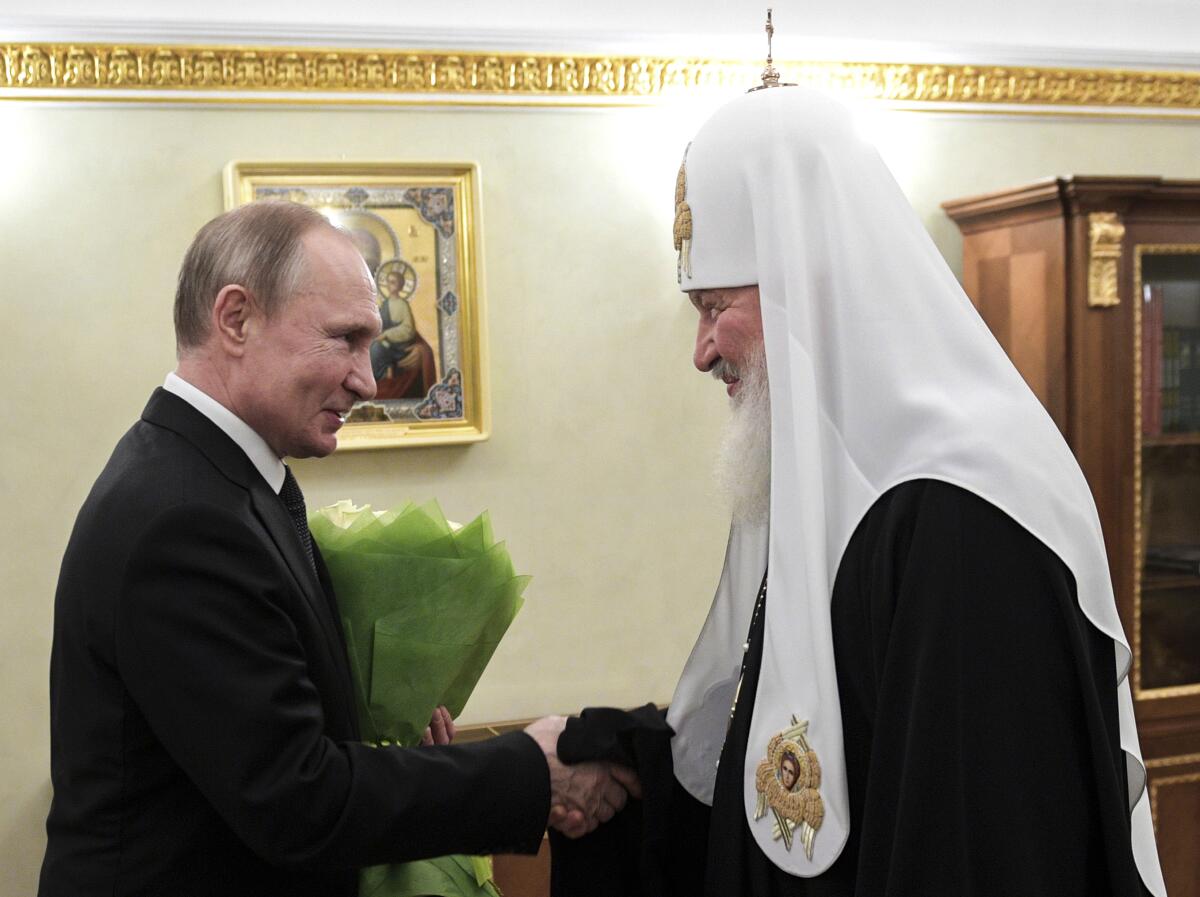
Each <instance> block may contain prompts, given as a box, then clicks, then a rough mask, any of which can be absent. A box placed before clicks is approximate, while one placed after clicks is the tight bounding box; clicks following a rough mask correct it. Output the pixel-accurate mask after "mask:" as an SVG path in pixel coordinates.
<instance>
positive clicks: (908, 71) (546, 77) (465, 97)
mask: <svg viewBox="0 0 1200 897" xmlns="http://www.w3.org/2000/svg"><path fill="white" fill-rule="evenodd" d="M761 67H762V62H761V60H754V61H736V60H714V59H689V58H671V57H657V56H620V55H609V56H605V55H590V54H567V53H530V54H521V53H495V52H491V53H489V52H486V51H485V52H480V51H466V50H439V51H422V50H403V49H390V50H389V49H354V48H336V47H334V48H312V47H284V46H216V45H214V46H207V45H204V46H192V45H184V44H170V45H167V44H133V43H129V44H126V43H104V44H101V43H87V42H82V43H48V42H32V43H19V42H17V43H4V44H0V90H3V91H4V96H7V97H10V98H12V97H20V96H22V95H26V96H30V97H34V96H37V97H40V98H51V99H96V98H99V99H108V100H112V99H114V98H121V99H130V98H136V97H137V95H138V94H139V93H140V94H143V95H147V94H153V95H155V97H156V98H157V99H167V100H172V99H173V100H177V101H181V102H195V101H197V100H198V99H199V100H202V99H205V98H208V99H212V98H214V97H215V98H219V99H220V100H222V101H224V102H229V101H242V102H245V101H249V102H289V101H290V102H296V101H308V102H320V101H325V102H328V101H329V97H330V95H333V98H334V100H335V101H337V102H345V101H347V100H366V101H373V102H430V101H431V100H432V101H436V100H435V98H437V97H443V98H452V100H453V101H454V102H460V103H461V102H484V103H487V102H497V103H503V102H518V103H530V104H544V103H556V102H559V103H580V102H587V103H599V104H601V105H624V104H631V103H640V102H648V101H653V100H656V99H659V98H662V97H666V96H671V95H682V94H686V93H688V92H694V91H695V90H697V89H702V88H708V87H715V88H730V89H732V88H739V87H745V86H746V85H748V84H752V83H754V82H755V81H756V80H757V78H758V77H759V70H760V69H761ZM782 67H783V68H784V69H785V70H786V71H787V73H788V76H789V77H790V78H791V79H793V80H794V81H796V82H798V83H800V84H805V85H809V86H813V87H818V88H823V89H833V90H837V91H839V92H842V93H844V94H848V95H850V96H854V97H858V98H863V99H873V100H883V101H889V102H895V103H904V104H914V105H916V106H918V107H919V106H921V105H927V104H934V105H936V106H938V107H943V108H944V107H950V108H953V107H955V106H963V107H970V108H984V109H986V108H987V107H989V106H992V107H997V106H1008V107H1011V106H1042V107H1053V108H1060V109H1061V108H1066V107H1076V108H1083V109H1088V110H1097V111H1108V112H1114V113H1116V112H1121V111H1129V110H1132V111H1135V112H1136V111H1141V112H1155V111H1158V112H1166V113H1172V114H1175V115H1179V114H1187V113H1192V114H1200V71H1153V70H1130V69H1097V68H1086V69H1085V68H1058V67H1037V66H993V65H935V64H924V63H915V64H914V63H902V62H834V61H828V62H793V63H783V64H782ZM185 92H192V93H199V94H201V95H202V96H200V97H197V96H186V95H183V94H184V93H185ZM342 95H345V96H342ZM322 98H323V99H322Z"/></svg>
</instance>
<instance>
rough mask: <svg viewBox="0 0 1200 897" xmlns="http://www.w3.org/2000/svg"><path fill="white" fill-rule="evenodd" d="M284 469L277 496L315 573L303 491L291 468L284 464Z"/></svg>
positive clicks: (315, 567)
mask: <svg viewBox="0 0 1200 897" xmlns="http://www.w3.org/2000/svg"><path fill="white" fill-rule="evenodd" d="M284 470H286V471H287V473H285V474H284V476H283V488H282V489H280V490H279V497H280V498H281V499H282V500H283V506H284V507H285V508H287V512H288V514H289V515H290V516H291V518H292V526H294V527H295V528H296V535H297V536H299V537H300V544H301V545H303V546H304V555H305V557H307V558H308V565H309V566H310V567H312V569H313V572H314V573H316V572H317V562H316V561H315V560H314V559H313V542H312V533H311V532H309V530H308V514H307V512H306V511H305V510H304V493H303V492H301V491H300V484H299V483H297V482H296V478H295V477H294V476H293V475H292V469H291V468H290V467H288V466H286V465H284Z"/></svg>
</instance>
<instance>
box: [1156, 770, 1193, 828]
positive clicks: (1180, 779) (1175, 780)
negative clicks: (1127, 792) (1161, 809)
mask: <svg viewBox="0 0 1200 897" xmlns="http://www.w3.org/2000/svg"><path fill="white" fill-rule="evenodd" d="M1196 784H1200V772H1194V773H1191V774H1190V775H1182V776H1163V777H1162V778H1158V779H1151V780H1150V819H1151V820H1152V822H1153V824H1154V831H1155V833H1157V832H1158V792H1159V791H1161V790H1162V789H1163V788H1167V787H1171V786H1175V785H1196Z"/></svg>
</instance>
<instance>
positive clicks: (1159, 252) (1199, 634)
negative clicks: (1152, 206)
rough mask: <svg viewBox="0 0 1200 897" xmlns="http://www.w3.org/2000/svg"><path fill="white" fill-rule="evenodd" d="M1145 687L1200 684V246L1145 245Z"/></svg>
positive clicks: (1139, 609) (1139, 251)
mask: <svg viewBox="0 0 1200 897" xmlns="http://www.w3.org/2000/svg"><path fill="white" fill-rule="evenodd" d="M1136 259H1137V269H1136V270H1137V281H1136V284H1135V285H1136V286H1137V288H1138V293H1139V295H1140V297H1141V303H1140V315H1139V323H1140V327H1138V328H1137V338H1138V344H1139V348H1140V352H1138V353H1137V354H1138V356H1139V357H1140V365H1138V366H1137V368H1138V377H1139V379H1140V383H1139V384H1138V403H1137V404H1138V407H1139V417H1140V427H1139V432H1138V442H1139V444H1140V445H1139V451H1138V459H1139V460H1140V464H1138V465H1137V466H1138V467H1139V468H1140V469H1139V470H1138V471H1136V474H1137V477H1138V479H1137V482H1138V483H1139V485H1140V500H1141V502H1140V503H1141V507H1140V509H1138V510H1135V513H1139V514H1140V521H1139V523H1140V526H1139V527H1138V532H1139V536H1140V538H1139V539H1138V551H1139V554H1140V558H1139V560H1140V563H1141V567H1140V570H1141V576H1140V582H1139V584H1138V587H1137V588H1136V592H1135V599H1136V600H1135V613H1136V615H1137V622H1136V624H1135V626H1136V630H1137V637H1136V642H1137V644H1136V646H1135V650H1137V651H1138V652H1139V656H1138V660H1139V663H1138V667H1139V673H1140V675H1139V676H1138V677H1137V679H1138V682H1137V685H1138V687H1139V690H1142V691H1147V690H1158V689H1172V690H1186V691H1189V692H1190V691H1192V690H1193V689H1194V690H1196V691H1200V245H1197V246H1154V245H1145V246H1138V247H1137V248H1136Z"/></svg>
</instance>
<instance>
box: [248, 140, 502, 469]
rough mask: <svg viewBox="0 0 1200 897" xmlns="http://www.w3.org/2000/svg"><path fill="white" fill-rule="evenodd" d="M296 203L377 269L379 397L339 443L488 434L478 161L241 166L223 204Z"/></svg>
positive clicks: (373, 444) (364, 405)
mask: <svg viewBox="0 0 1200 897" xmlns="http://www.w3.org/2000/svg"><path fill="white" fill-rule="evenodd" d="M269 198H274V199H289V200H292V201H294V202H300V203H303V204H304V205H309V206H312V207H314V208H316V209H319V210H320V211H321V212H322V214H324V215H325V216H326V217H328V218H329V219H330V220H331V221H332V222H333V223H334V224H335V225H337V226H338V227H339V228H341V229H342V230H344V231H346V232H347V233H348V234H349V235H350V237H351V239H353V240H354V242H355V245H356V246H358V248H359V250H360V251H361V252H362V254H363V258H364V259H365V260H366V262H367V267H368V268H370V270H371V274H372V276H373V277H375V280H376V285H377V289H378V293H379V303H380V314H381V315H382V317H383V319H384V322H383V323H384V332H383V333H382V334H381V336H380V338H379V339H378V340H376V341H375V343H373V344H372V346H371V364H372V372H373V374H374V375H375V377H376V383H377V386H378V393H377V395H376V397H375V398H374V399H372V400H370V401H365V402H359V403H358V404H356V405H355V406H354V409H353V410H352V411H351V413H350V417H349V419H348V420H347V422H346V424H345V425H344V426H343V427H342V430H341V432H340V433H339V434H338V450H339V451H349V450H355V449H380V448H399V447H406V446H429V445H449V444H455V443H468V442H479V441H481V440H484V439H487V438H488V436H489V435H490V431H491V420H490V414H489V408H488V402H487V341H486V339H485V330H484V315H483V312H484V308H483V295H482V291H481V289H480V287H481V278H480V273H479V237H478V233H477V228H478V221H479V211H478V202H479V169H478V166H477V165H475V164H474V163H471V162H453V163H450V162H443V163H424V162H421V163H412V162H243V161H233V162H230V163H229V164H228V165H227V166H225V208H226V209H232V208H234V207H236V206H239V205H242V204H244V203H247V202H252V201H254V200H256V199H269Z"/></svg>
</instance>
